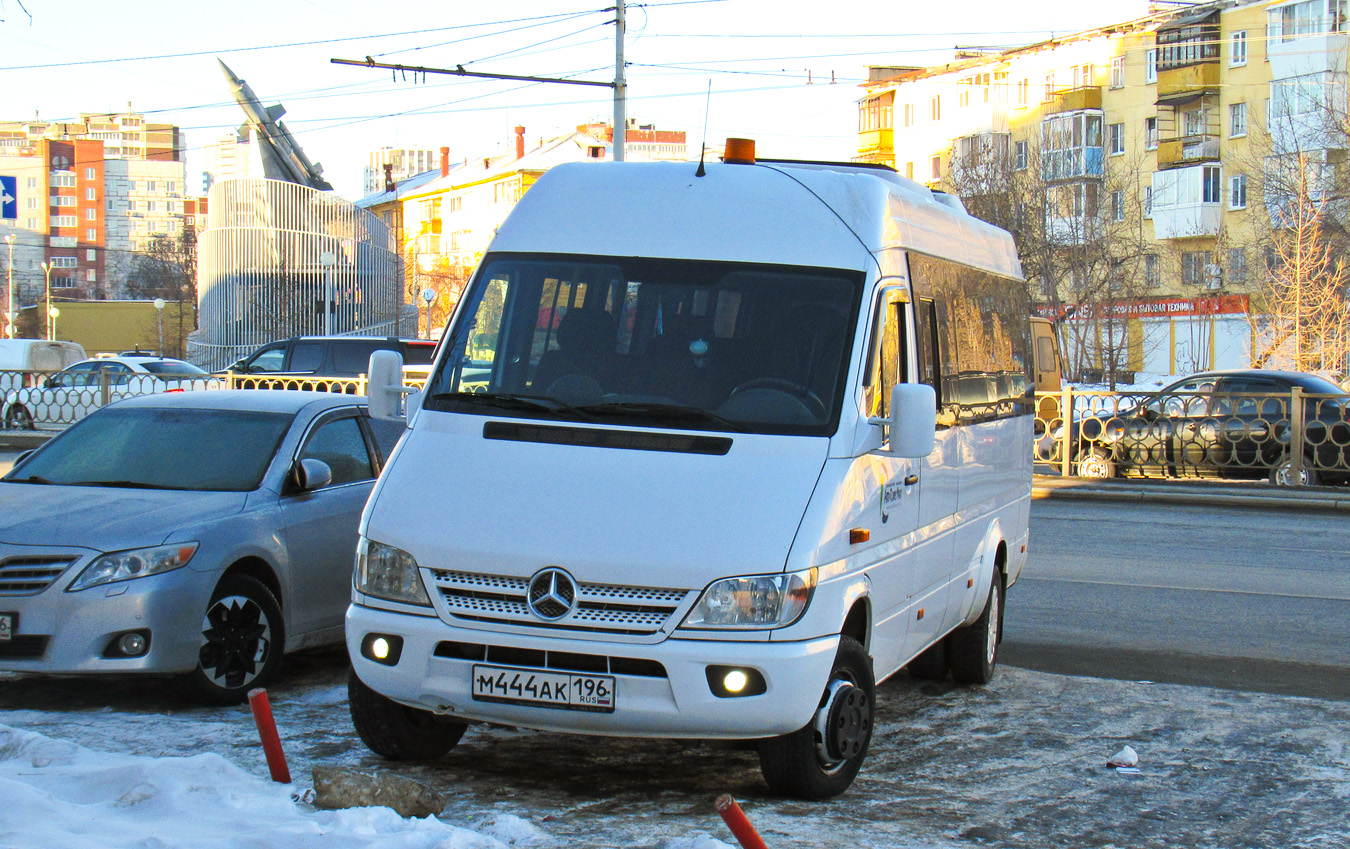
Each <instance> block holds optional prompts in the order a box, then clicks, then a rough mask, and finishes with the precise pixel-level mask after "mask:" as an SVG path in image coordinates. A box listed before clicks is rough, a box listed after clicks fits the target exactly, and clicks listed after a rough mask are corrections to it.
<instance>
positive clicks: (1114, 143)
mask: <svg viewBox="0 0 1350 849" xmlns="http://www.w3.org/2000/svg"><path fill="white" fill-rule="evenodd" d="M1107 130H1108V131H1109V132H1108V133H1107V136H1108V138H1109V139H1110V142H1111V155H1112V156H1115V155H1117V154H1121V153H1124V152H1125V125H1124V124H1112V125H1110V126H1109V127H1107Z"/></svg>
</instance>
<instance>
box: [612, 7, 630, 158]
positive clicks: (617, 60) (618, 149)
mask: <svg viewBox="0 0 1350 849" xmlns="http://www.w3.org/2000/svg"><path fill="white" fill-rule="evenodd" d="M614 12H615V15H614V142H613V144H614V161H615V162H623V148H624V141H625V137H626V136H627V131H628V102H627V98H628V81H627V78H626V77H625V75H624V67H623V65H624V62H623V41H624V31H625V29H626V28H627V22H626V20H625V10H624V0H616V2H615V4H614Z"/></svg>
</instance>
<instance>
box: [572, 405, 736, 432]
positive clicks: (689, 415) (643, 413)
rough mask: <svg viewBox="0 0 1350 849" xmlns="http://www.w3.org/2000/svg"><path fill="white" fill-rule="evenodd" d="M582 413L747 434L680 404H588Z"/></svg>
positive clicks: (711, 414) (713, 415)
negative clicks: (691, 424) (716, 427)
mask: <svg viewBox="0 0 1350 849" xmlns="http://www.w3.org/2000/svg"><path fill="white" fill-rule="evenodd" d="M577 409H578V410H579V411H580V412H582V413H588V414H590V415H594V416H602V417H605V416H611V417H623V418H635V419H649V420H654V421H660V420H662V419H664V420H667V421H683V422H704V423H709V424H715V425H719V426H720V429H722V430H734V431H739V432H741V433H745V432H746V430H745V428H744V427H743V426H742V425H740V424H738V423H737V422H733V421H732V420H731V419H725V418H723V417H721V416H719V415H717V414H716V413H714V412H711V411H709V410H705V409H703V408H702V407H686V406H682V405H680V404H657V403H649V402H637V401H618V402H614V403H611V404H586V405H584V406H581V407H578V408H577Z"/></svg>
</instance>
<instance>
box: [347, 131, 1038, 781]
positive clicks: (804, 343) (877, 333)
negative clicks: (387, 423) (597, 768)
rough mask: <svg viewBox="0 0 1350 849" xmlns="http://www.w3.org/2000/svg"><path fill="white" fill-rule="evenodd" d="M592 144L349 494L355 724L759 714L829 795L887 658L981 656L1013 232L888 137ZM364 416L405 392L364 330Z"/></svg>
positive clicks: (739, 722)
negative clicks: (880, 151)
mask: <svg viewBox="0 0 1350 849" xmlns="http://www.w3.org/2000/svg"><path fill="white" fill-rule="evenodd" d="M695 168H696V166H695V164H692V163H691V164H683V163H651V164H638V163H604V164H599V163H585V164H570V165H560V166H558V167H556V168H553V169H551V170H550V171H548V172H547V173H546V174H544V175H543V176H542V177H541V178H540V179H539V181H538V182H537V183H536V184H535V185H534V186H533V187H532V188H531V189H530V190H529V192H528V193H526V194H525V195H524V196H523V197H522V198H521V200H520V202H519V204H518V205H517V206H516V207H515V209H514V210H513V211H512V213H511V214H510V216H509V217H508V218H507V219H506V221H505V222H504V223H503V224H502V226H501V227H500V229H499V231H498V233H497V235H496V237H495V239H494V240H493V243H492V245H491V247H490V249H489V251H488V252H487V254H486V255H485V256H484V258H483V260H482V263H481V264H480V265H479V267H478V269H477V271H476V273H475V275H474V277H473V279H472V281H471V283H470V284H469V286H468V289H467V291H466V293H465V295H464V298H463V299H462V301H461V303H460V305H459V308H458V312H457V313H456V315H455V316H454V318H453V322H452V324H451V325H450V327H449V328H448V331H447V337H446V339H445V340H443V342H442V344H441V346H440V349H439V354H438V357H437V360H436V362H435V364H434V367H433V370H432V375H431V378H430V380H429V381H428V383H427V385H426V389H425V391H424V392H423V393H422V394H420V396H418V395H412V396H409V398H408V402H407V408H408V410H409V413H408V430H407V431H406V433H405V434H404V436H403V439H402V441H401V442H400V444H399V447H398V448H397V449H396V451H395V452H394V454H393V457H392V458H391V460H390V462H389V464H388V466H387V468H386V469H385V471H384V473H383V474H382V475H381V477H380V480H379V482H378V484H377V485H376V488H375V490H374V491H373V492H372V495H371V498H370V501H369V503H368V504H367V506H366V511H365V514H364V517H363V519H362V523H361V541H360V546H359V550H358V553H357V561H356V569H355V578H354V580H355V586H354V594H353V603H352V605H351V607H350V610H349V613H348V616H347V642H348V648H349V650H350V654H351V657H352V661H353V665H354V674H353V677H352V679H351V681H350V693H351V702H350V703H351V711H352V717H353V720H354V723H355V726H356V729H357V731H358V732H359V733H360V735H361V737H362V739H363V740H364V741H365V742H366V743H367V745H369V746H370V748H371V749H373V750H374V751H375V752H377V753H379V754H381V755H384V756H387V757H391V758H433V757H438V756H440V755H441V754H443V753H444V752H446V751H447V750H448V749H450V748H451V747H452V746H454V745H455V743H456V742H457V741H458V740H459V739H460V736H461V735H462V734H463V732H464V729H465V727H466V725H467V724H468V723H471V722H478V721H483V722H495V723H504V724H509V725H514V726H523V727H528V728H537V729H556V730H560V731H569V732H580V733H587V734H598V735H617V736H624V737H634V736H637V737H684V738H700V739H707V738H720V739H742V740H756V741H758V744H757V745H758V750H759V758H760V763H761V766H762V771H763V774H764V777H765V778H766V780H767V781H768V784H769V786H770V787H771V788H772V789H773V790H774V791H776V792H779V793H783V794H787V795H793V796H798V797H803V798H814V799H820V798H826V797H830V796H833V795H836V794H838V793H841V792H843V791H844V790H845V789H846V788H847V787H848V786H849V784H850V783H851V782H852V780H853V778H854V776H855V775H856V774H857V772H858V769H859V767H860V765H861V764H862V762H863V759H864V757H865V756H866V753H867V748H868V743H869V740H870V739H871V734H872V728H873V723H874V720H875V686H876V682H878V681H880V680H882V679H885V678H886V677H887V676H890V675H893V674H895V673H896V672H897V671H899V670H900V669H902V668H904V667H905V666H906V665H908V666H909V668H910V671H911V673H913V674H918V675H921V676H923V677H933V678H938V677H946V676H947V675H949V674H950V675H951V676H952V677H953V678H955V679H956V680H957V681H960V682H972V683H983V682H984V681H986V680H988V678H989V677H990V675H991V674H992V673H993V668H994V663H995V660H996V656H997V647H998V641H999V638H1000V632H1001V625H1002V614H1003V599H1004V591H1005V589H1006V588H1007V587H1008V586H1010V585H1011V584H1012V583H1013V582H1014V581H1015V580H1016V579H1017V576H1018V573H1019V572H1020V571H1021V569H1022V565H1023V563H1024V561H1025V558H1026V547H1027V519H1028V511H1029V505H1030V501H1029V499H1030V490H1031V451H1030V450H1029V449H1030V444H1031V433H1032V413H1033V410H1032V394H1031V392H1032V382H1031V370H1030V369H1031V362H1030V353H1031V351H1030V333H1029V330H1028V319H1029V314H1030V313H1029V306H1028V300H1027V292H1026V288H1025V285H1024V282H1023V281H1022V279H1021V268H1020V265H1019V263H1018V260H1017V255H1016V252H1015V251H1014V247H1013V242H1012V239H1011V237H1009V235H1008V234H1007V233H1005V232H1003V231H1001V230H998V229H996V228H994V227H992V226H990V225H988V224H985V223H983V222H980V221H978V220H976V219H975V218H973V217H971V216H969V215H968V214H966V212H965V211H964V209H963V208H962V206H961V204H960V202H959V201H958V200H957V199H955V198H953V197H948V196H945V195H942V194H940V193H934V192H932V191H930V190H928V189H927V188H925V187H923V186H920V185H918V184H916V183H914V182H912V181H910V180H907V179H904V178H902V177H900V176H898V175H897V174H896V173H895V172H894V171H892V170H890V169H884V168H876V167H867V166H857V165H830V164H809V163H791V162H770V161H758V162H756V161H755V160H754V158H753V154H752V153H749V152H744V151H742V148H741V146H740V145H739V143H737V144H733V146H732V152H731V153H730V154H729V155H728V157H727V161H725V162H723V163H717V164H714V165H709V166H708V167H707V168H706V172H705V173H703V172H702V169H700V172H696V170H695ZM371 370H372V371H371V390H370V391H371V395H372V397H371V405H372V412H376V413H378V414H382V415H386V416H388V415H394V414H395V412H396V411H397V409H398V408H399V403H400V402H399V398H400V395H401V394H404V393H406V392H407V390H404V389H400V387H399V386H397V383H398V381H399V372H398V368H397V357H396V356H395V355H392V354H388V353H380V354H377V355H375V356H374V357H372V365H371Z"/></svg>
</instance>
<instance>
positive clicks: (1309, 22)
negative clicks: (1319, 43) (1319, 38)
mask: <svg viewBox="0 0 1350 849" xmlns="http://www.w3.org/2000/svg"><path fill="white" fill-rule="evenodd" d="M1345 6H1346V4H1345V0H1307V2H1305V3H1291V4H1289V5H1287V6H1280V7H1277V8H1274V9H1270V10H1268V11H1267V12H1266V39H1267V40H1268V41H1271V42H1280V41H1293V40H1294V39H1297V38H1304V37H1306V36H1309V35H1320V34H1322V33H1327V32H1345V19H1346V10H1345Z"/></svg>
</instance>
